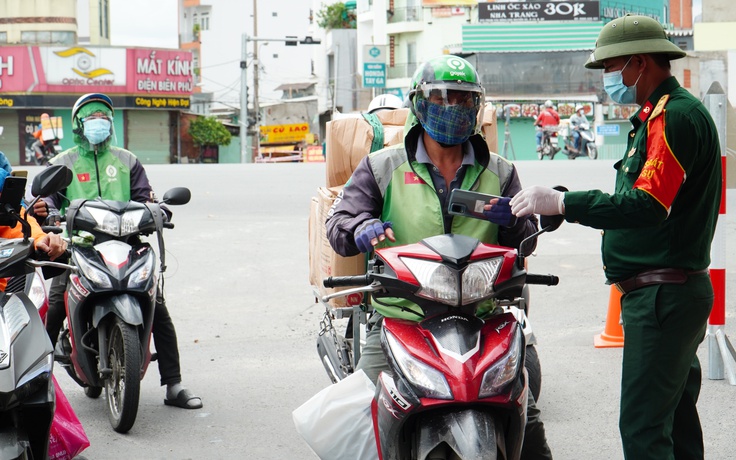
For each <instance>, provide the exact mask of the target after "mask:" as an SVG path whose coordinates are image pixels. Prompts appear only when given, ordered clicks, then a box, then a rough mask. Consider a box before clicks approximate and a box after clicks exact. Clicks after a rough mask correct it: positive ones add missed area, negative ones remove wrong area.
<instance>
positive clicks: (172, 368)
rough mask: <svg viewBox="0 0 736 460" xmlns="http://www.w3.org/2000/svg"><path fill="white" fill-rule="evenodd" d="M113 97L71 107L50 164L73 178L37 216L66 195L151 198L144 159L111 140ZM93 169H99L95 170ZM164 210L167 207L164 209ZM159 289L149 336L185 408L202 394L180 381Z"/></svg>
mask: <svg viewBox="0 0 736 460" xmlns="http://www.w3.org/2000/svg"><path fill="white" fill-rule="evenodd" d="M114 113H115V110H114V109H113V106H112V100H111V99H110V98H109V97H107V96H106V95H104V94H99V93H90V94H85V95H83V96H82V97H80V98H79V99H77V102H75V103H74V107H73V108H72V132H73V133H74V144H75V146H74V147H72V148H70V149H69V150H66V151H64V152H62V153H61V154H59V155H58V156H57V157H55V158H54V159H53V161H52V162H51V163H52V164H62V165H66V166H67V167H69V168H70V169H71V170H72V172H73V173H74V175H73V179H72V183H71V184H70V185H69V187H68V188H67V189H66V190H65V191H64V198H62V196H61V194H55V195H52V196H50V197H48V198H45V199H44V200H45V201H39V202H38V203H36V206H34V208H33V214H34V215H35V216H36V218H37V219H39V220H43V219H45V218H46V217H47V216H48V215H49V213H50V211H51V213H52V214H53V213H55V212H56V211H57V210H58V211H61V212H62V214H63V212H64V211H65V209H66V206H67V205H68V204H69V202H70V201H72V200H75V199H78V198H86V199H94V198H97V197H101V198H102V199H106V200H116V201H130V200H133V201H137V202H140V203H146V202H154V201H156V197H155V194H154V193H153V189H152V188H151V184H150V183H149V182H148V177H147V175H146V171H145V169H143V165H141V163H140V161H138V159H137V158H136V157H135V155H133V154H132V153H131V152H129V151H127V150H125V149H122V148H119V147H114V146H112V145H111V144H112V140H113V138H114V130H113V125H112V122H113V115H114ZM97 171H99V172H100V173H101V174H99V175H98V173H97ZM162 208H163V206H162ZM165 211H166V212H167V213H168V210H165ZM68 279H69V273H68V272H65V274H64V275H60V276H58V277H56V278H54V279H53V281H52V283H51V288H50V290H49V309H48V313H47V316H46V331H47V332H48V334H49V337H50V338H51V342H52V344H54V345H56V340H57V338H58V335H59V331H60V329H61V326H62V323H63V322H64V317H65V307H64V291H65V288H66V283H67V280H68ZM163 294H164V293H163V292H161V291H159V292H158V295H157V301H156V307H155V311H154V317H153V340H154V344H155V346H156V353H157V354H158V367H159V373H160V374H161V385H166V398H165V399H164V403H165V404H166V405H169V406H176V407H181V408H184V409H199V408H200V407H202V399H201V398H200V397H198V396H195V395H194V394H193V393H192V392H191V391H190V390H188V389H186V388H184V387H183V386H182V384H181V369H180V365H179V349H178V345H177V339H176V330H175V329H174V324H173V322H172V321H171V317H170V316H169V311H168V309H167V308H166V301H165V299H164V295H163Z"/></svg>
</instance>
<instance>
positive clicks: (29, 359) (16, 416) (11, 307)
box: [0, 166, 72, 459]
mask: <svg viewBox="0 0 736 460" xmlns="http://www.w3.org/2000/svg"><path fill="white" fill-rule="evenodd" d="M71 179H72V174H71V171H70V170H69V169H68V168H67V167H65V166H52V167H50V168H47V169H45V170H43V171H41V172H40V173H39V174H38V175H37V176H36V178H35V179H34V181H33V187H32V192H33V194H34V195H35V196H46V195H49V194H51V193H54V192H57V191H59V190H61V189H63V188H65V187H66V186H67V185H69V183H70V182H71ZM8 181H10V182H11V183H12V182H13V181H20V182H22V186H20V185H18V186H17V187H11V185H10V184H9V183H8ZM24 188H25V178H21V177H8V178H6V183H5V186H4V189H3V193H2V194H1V195H0V225H8V226H15V225H16V224H17V223H20V225H21V228H22V230H23V238H16V239H7V240H3V241H1V242H0V277H12V278H13V279H14V280H15V283H14V284H12V285H10V286H9V289H7V290H6V292H5V293H3V294H2V297H1V298H0V458H34V459H45V458H47V453H48V444H49V436H50V430H51V422H52V420H53V416H54V408H55V401H56V400H55V393H54V387H53V384H52V379H51V375H52V371H53V363H54V360H53V348H52V346H51V341H50V340H49V338H48V334H46V329H45V328H44V325H43V321H42V320H41V316H40V315H39V305H40V306H41V308H43V305H45V304H46V302H45V300H46V296H45V295H46V290H45V286H44V285H43V280H38V279H37V276H38V274H37V270H36V268H38V267H43V268H44V270H45V269H47V268H54V267H55V268H57V269H58V268H65V267H66V265H65V264H61V263H57V262H49V261H42V260H34V259H35V258H36V257H37V255H36V252H35V249H34V241H33V239H32V238H31V226H30V224H29V223H28V220H27V219H28V215H27V214H26V213H25V212H24V211H21V208H20V200H21V198H22V193H21V194H14V193H11V192H12V190H13V189H20V190H21V192H22V190H23V189H24ZM6 189H7V190H6ZM37 199H38V198H37ZM29 206H30V207H32V206H33V202H32V203H31V204H30V205H29ZM38 258H39V259H43V257H42V256H38ZM39 281H40V283H39ZM21 284H22V285H23V288H22V289H20V287H19V286H20V285H21ZM18 289H19V290H18Z"/></svg>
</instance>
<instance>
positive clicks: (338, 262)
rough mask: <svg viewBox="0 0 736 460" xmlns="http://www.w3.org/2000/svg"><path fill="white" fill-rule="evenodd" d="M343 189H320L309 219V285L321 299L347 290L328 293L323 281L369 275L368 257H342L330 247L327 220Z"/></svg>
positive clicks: (343, 301)
mask: <svg viewBox="0 0 736 460" xmlns="http://www.w3.org/2000/svg"><path fill="white" fill-rule="evenodd" d="M340 190H342V186H340V187H331V188H327V187H319V188H318V189H317V197H313V198H312V203H311V210H310V216H309V282H310V283H311V284H312V285H313V286H315V287H316V289H317V291H318V292H319V295H320V296H323V295H327V294H331V293H333V292H337V291H341V290H344V289H347V288H335V289H327V288H325V287H324V286H323V285H322V280H323V279H324V278H327V277H328V276H349V275H362V274H363V273H365V263H366V262H365V255H364V254H359V255H357V256H353V257H342V256H339V255H338V254H337V253H336V252H335V251H334V250H333V249H332V246H330V242H329V240H328V239H327V232H326V227H325V220H326V219H327V212H328V211H329V210H330V207H331V206H332V203H333V202H334V201H335V198H336V197H337V195H338V193H340ZM362 300H363V295H362V294H352V295H350V296H348V297H338V298H336V299H332V300H330V305H332V306H334V307H347V306H353V305H358V304H360V302H362Z"/></svg>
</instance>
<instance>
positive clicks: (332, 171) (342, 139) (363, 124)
mask: <svg viewBox="0 0 736 460" xmlns="http://www.w3.org/2000/svg"><path fill="white" fill-rule="evenodd" d="M408 113H409V109H397V110H381V111H379V112H376V116H378V119H379V120H381V124H383V146H384V147H388V146H389V145H395V144H399V143H401V142H403V141H404V123H405V122H406V116H407V115H408ZM372 142H373V127H372V126H371V125H370V123H368V122H367V121H366V120H365V118H363V117H362V116H360V117H349V118H340V119H337V120H332V121H329V122H327V133H326V138H325V145H326V147H327V158H326V162H327V164H326V176H327V181H326V184H327V187H336V186H338V185H344V184H345V183H346V182H347V181H348V179H350V175H351V174H352V173H353V171H355V168H356V167H357V166H358V163H360V160H362V159H363V157H365V156H366V155H368V153H370V151H371V143H372Z"/></svg>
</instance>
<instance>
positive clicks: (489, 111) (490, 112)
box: [480, 104, 498, 153]
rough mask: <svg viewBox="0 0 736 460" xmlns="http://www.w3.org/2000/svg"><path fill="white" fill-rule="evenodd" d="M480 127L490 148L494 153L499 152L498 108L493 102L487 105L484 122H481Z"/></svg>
mask: <svg viewBox="0 0 736 460" xmlns="http://www.w3.org/2000/svg"><path fill="white" fill-rule="evenodd" d="M480 129H481V131H482V132H483V137H485V138H486V144H487V145H488V150H490V151H491V152H493V153H498V126H497V120H496V108H495V107H494V106H493V105H492V104H489V105H486V110H485V112H483V123H481V125H480Z"/></svg>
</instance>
